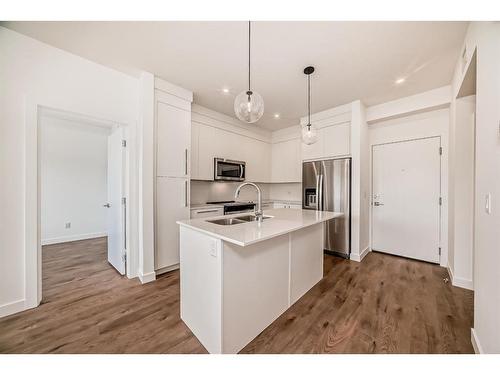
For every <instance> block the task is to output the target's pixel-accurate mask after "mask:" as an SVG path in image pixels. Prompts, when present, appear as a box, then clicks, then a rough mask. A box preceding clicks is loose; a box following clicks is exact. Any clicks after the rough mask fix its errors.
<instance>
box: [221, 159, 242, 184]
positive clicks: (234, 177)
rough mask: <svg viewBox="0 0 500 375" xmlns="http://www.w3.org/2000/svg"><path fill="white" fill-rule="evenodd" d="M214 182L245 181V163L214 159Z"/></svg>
mask: <svg viewBox="0 0 500 375" xmlns="http://www.w3.org/2000/svg"><path fill="white" fill-rule="evenodd" d="M214 181H245V162H244V161H237V160H229V159H223V158H214Z"/></svg>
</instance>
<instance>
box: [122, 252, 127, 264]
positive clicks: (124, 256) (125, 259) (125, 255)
mask: <svg viewBox="0 0 500 375" xmlns="http://www.w3.org/2000/svg"><path fill="white" fill-rule="evenodd" d="M122 259H123V261H124V262H126V261H127V253H123V255H122Z"/></svg>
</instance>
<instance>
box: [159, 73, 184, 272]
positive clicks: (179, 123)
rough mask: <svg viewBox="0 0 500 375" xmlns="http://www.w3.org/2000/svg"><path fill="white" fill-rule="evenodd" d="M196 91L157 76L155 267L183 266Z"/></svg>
mask: <svg viewBox="0 0 500 375" xmlns="http://www.w3.org/2000/svg"><path fill="white" fill-rule="evenodd" d="M192 101H193V94H192V93H191V92H190V91H187V90H185V89H183V88H180V87H177V86H174V85H172V84H169V83H167V82H165V81H162V80H159V79H155V139H156V159H155V164H156V168H155V169H156V184H155V189H156V190H155V208H156V209H155V270H156V272H157V273H162V272H167V271H170V270H173V269H176V268H178V266H179V228H178V225H177V224H176V221H177V220H183V219H189V186H190V184H189V180H190V173H191V171H190V169H191V157H190V155H191V102H192Z"/></svg>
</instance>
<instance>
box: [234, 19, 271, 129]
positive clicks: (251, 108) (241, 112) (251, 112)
mask: <svg viewBox="0 0 500 375" xmlns="http://www.w3.org/2000/svg"><path fill="white" fill-rule="evenodd" d="M251 31H252V29H251V23H250V21H248V90H246V91H243V92H241V93H240V94H238V96H237V97H236V99H235V100H234V113H235V114H236V117H238V118H239V119H240V120H241V121H244V122H248V123H250V124H251V123H253V122H256V121H258V120H259V119H260V118H261V117H262V115H263V114H264V99H262V96H260V95H259V93H257V92H255V91H252V89H251V86H250V41H251Z"/></svg>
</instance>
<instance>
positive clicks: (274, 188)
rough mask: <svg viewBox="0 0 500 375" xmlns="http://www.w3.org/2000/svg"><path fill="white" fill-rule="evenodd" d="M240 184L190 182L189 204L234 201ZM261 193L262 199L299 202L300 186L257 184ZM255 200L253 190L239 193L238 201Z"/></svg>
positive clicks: (245, 189)
mask: <svg viewBox="0 0 500 375" xmlns="http://www.w3.org/2000/svg"><path fill="white" fill-rule="evenodd" d="M238 185H240V182H211V181H197V180H192V181H191V204H200V203H206V202H211V201H230V200H234V192H235V191H236V188H237V187H238ZM257 185H259V187H260V189H261V191H262V199H278V200H293V201H300V200H301V184H300V183H290V184H263V183H257ZM256 199H257V194H256V192H255V189H252V188H250V187H246V188H243V189H242V190H241V192H240V197H239V199H238V200H240V201H254V200H256Z"/></svg>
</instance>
